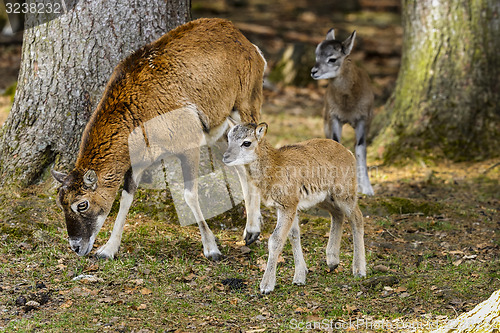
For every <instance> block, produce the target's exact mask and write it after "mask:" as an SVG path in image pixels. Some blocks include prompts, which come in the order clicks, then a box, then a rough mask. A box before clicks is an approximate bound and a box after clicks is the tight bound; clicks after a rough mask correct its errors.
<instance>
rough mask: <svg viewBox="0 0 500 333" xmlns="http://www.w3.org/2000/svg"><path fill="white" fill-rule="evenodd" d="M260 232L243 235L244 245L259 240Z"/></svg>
mask: <svg viewBox="0 0 500 333" xmlns="http://www.w3.org/2000/svg"><path fill="white" fill-rule="evenodd" d="M259 235H260V232H247V233H246V235H245V245H246V246H248V245H250V244H252V243H253V242H255V241H256V240H257V239H259Z"/></svg>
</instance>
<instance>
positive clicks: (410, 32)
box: [374, 0, 500, 160]
mask: <svg viewBox="0 0 500 333" xmlns="http://www.w3.org/2000/svg"><path fill="white" fill-rule="evenodd" d="M402 13H403V28H404V42H403V56H402V62H401V69H400V72H399V77H398V81H397V85H396V89H395V91H394V93H393V96H392V97H391V99H390V100H389V101H388V103H387V104H386V110H385V112H384V114H382V115H381V116H380V117H379V119H378V121H377V123H378V124H379V126H378V127H379V128H380V127H382V130H381V132H380V134H379V135H378V137H377V138H376V140H375V143H374V145H376V146H379V150H378V151H379V152H381V151H382V152H383V155H384V158H385V160H393V159H399V158H401V157H403V158H406V157H417V156H416V154H423V155H426V156H429V155H438V156H441V157H447V158H450V159H453V160H467V159H477V158H487V157H491V156H495V155H499V154H500V149H498V143H499V142H500V141H499V137H500V94H499V93H498V92H499V91H500V53H499V52H498V50H499V49H500V38H499V36H500V2H499V1H498V0H475V1H461V0H419V1H414V0H403V9H402Z"/></svg>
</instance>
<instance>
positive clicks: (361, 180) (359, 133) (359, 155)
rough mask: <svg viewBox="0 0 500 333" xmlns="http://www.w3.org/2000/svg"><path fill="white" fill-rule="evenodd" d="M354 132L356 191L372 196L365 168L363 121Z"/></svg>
mask: <svg viewBox="0 0 500 333" xmlns="http://www.w3.org/2000/svg"><path fill="white" fill-rule="evenodd" d="M355 132H356V149H355V152H356V163H357V178H358V191H359V192H361V193H363V194H366V195H373V194H374V192H373V188H372V185H371V184H370V179H369V178H368V168H367V166H366V135H365V134H366V133H365V122H364V121H363V120H361V121H359V122H358V124H357V125H356V128H355Z"/></svg>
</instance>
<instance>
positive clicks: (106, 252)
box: [96, 169, 140, 259]
mask: <svg viewBox="0 0 500 333" xmlns="http://www.w3.org/2000/svg"><path fill="white" fill-rule="evenodd" d="M132 174H133V173H132V169H130V170H129V171H128V172H127V173H126V174H125V183H124V185H123V191H122V196H121V199H120V210H119V211H118V215H117V216H116V220H115V224H114V226H113V231H112V232H111V236H110V237H109V240H108V241H107V242H106V244H104V245H103V246H101V247H100V248H99V249H98V250H97V252H96V256H97V257H98V258H102V259H113V258H114V256H115V254H116V253H117V252H118V249H119V248H120V243H121V240H122V234H123V227H124V225H125V219H126V217H127V214H128V211H129V209H130V206H131V205H132V201H133V200H134V194H135V191H136V190H137V184H138V183H139V178H140V176H138V177H137V180H134V179H133V175H132Z"/></svg>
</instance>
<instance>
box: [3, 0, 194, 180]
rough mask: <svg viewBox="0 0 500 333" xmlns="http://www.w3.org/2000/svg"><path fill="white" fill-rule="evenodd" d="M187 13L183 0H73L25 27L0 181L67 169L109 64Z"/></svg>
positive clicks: (110, 68)
mask: <svg viewBox="0 0 500 333" xmlns="http://www.w3.org/2000/svg"><path fill="white" fill-rule="evenodd" d="M45 2H52V1H51V0H50V1H49V0H45ZM189 19H190V0H175V1H170V0H168V1H164V0H154V1H146V2H144V1H137V0H136V1H129V0H118V1H105V0H97V1H79V2H78V4H77V5H76V6H74V8H69V10H68V12H67V13H66V14H63V15H61V16H60V17H58V18H56V19H54V20H52V21H49V22H48V23H46V24H41V25H37V26H35V27H33V28H30V29H28V30H26V31H25V33H24V41H23V56H22V64H21V71H20V74H19V78H18V89H17V91H16V95H15V100H14V104H13V106H12V110H11V113H10V114H9V117H8V119H7V121H6V122H5V124H4V126H3V127H2V128H1V130H0V184H2V185H9V184H11V185H12V184H14V185H18V186H27V185H30V184H33V183H36V182H38V181H40V180H42V179H44V177H46V175H47V171H48V170H49V168H50V166H52V165H53V164H54V163H55V164H56V165H57V167H58V168H70V167H72V165H73V163H74V161H75V160H76V155H77V152H78V148H79V143H80V136H81V134H82V132H83V129H84V127H85V124H86V123H87V121H88V119H89V117H90V115H91V113H92V112H93V110H94V108H95V107H96V106H97V104H98V102H99V100H100V98H101V95H102V93H103V90H104V87H105V85H106V83H107V81H108V79H109V77H110V75H111V73H112V71H113V69H114V67H115V66H116V65H117V64H118V63H119V61H120V60H122V59H123V58H124V57H126V56H127V55H129V54H130V53H132V52H133V51H134V50H136V49H138V48H139V47H141V46H143V45H144V44H146V43H149V42H151V41H153V40H155V39H157V38H158V37H160V36H161V35H163V34H165V33H166V32H167V31H168V30H170V29H172V28H174V27H176V26H177V25H180V24H183V23H185V22H186V21H188V20H189Z"/></svg>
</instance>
